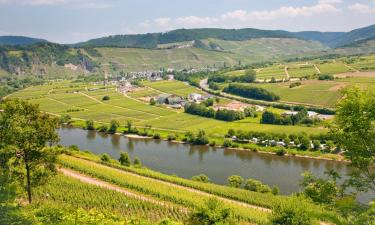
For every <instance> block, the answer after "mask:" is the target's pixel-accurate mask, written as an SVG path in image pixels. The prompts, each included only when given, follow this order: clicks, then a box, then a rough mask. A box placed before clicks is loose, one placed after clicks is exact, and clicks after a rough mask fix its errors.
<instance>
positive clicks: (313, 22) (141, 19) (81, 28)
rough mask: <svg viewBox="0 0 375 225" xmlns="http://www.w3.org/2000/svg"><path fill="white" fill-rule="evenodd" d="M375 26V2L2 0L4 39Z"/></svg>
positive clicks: (80, 38) (59, 39) (77, 38)
mask: <svg viewBox="0 0 375 225" xmlns="http://www.w3.org/2000/svg"><path fill="white" fill-rule="evenodd" d="M372 24H375V0H282V1H281V0H262V1H260V0H0V35H23V36H30V37H38V38H43V39H47V40H49V41H53V42H57V43H77V42H80V41H86V40H89V39H92V38H98V37H103V36H108V35H115V34H136V33H151V32H167V31H169V30H173V29H177V28H202V27H218V28H258V29H272V30H288V31H305V30H317V31H350V30H353V29H356V28H360V27H365V26H369V25H372Z"/></svg>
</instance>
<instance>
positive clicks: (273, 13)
mask: <svg viewBox="0 0 375 225" xmlns="http://www.w3.org/2000/svg"><path fill="white" fill-rule="evenodd" d="M336 3H340V1H339V0H321V1H319V2H318V4H316V5H314V6H302V7H292V6H283V7H281V8H278V9H275V10H264V11H251V12H246V11H244V10H236V11H232V12H228V13H226V14H224V15H222V18H223V19H234V20H236V19H237V20H240V21H251V20H274V19H278V18H287V17H291V18H294V17H299V16H312V15H316V14H322V13H332V12H339V11H340V9H339V8H337V7H336V6H335V5H334V4H336Z"/></svg>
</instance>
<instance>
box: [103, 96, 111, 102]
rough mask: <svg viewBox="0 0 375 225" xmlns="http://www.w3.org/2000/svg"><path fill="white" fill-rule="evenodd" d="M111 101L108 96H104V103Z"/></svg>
mask: <svg viewBox="0 0 375 225" xmlns="http://www.w3.org/2000/svg"><path fill="white" fill-rule="evenodd" d="M109 99H110V97H109V96H108V95H106V96H103V98H102V100H103V101H108V100H109Z"/></svg>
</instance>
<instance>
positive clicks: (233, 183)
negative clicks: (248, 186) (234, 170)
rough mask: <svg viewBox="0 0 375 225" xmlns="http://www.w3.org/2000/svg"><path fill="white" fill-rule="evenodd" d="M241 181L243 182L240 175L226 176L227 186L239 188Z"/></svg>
mask: <svg viewBox="0 0 375 225" xmlns="http://www.w3.org/2000/svg"><path fill="white" fill-rule="evenodd" d="M242 183H243V178H242V177H241V176H238V175H232V176H230V177H228V186H229V187H235V188H239V187H241V185H242Z"/></svg>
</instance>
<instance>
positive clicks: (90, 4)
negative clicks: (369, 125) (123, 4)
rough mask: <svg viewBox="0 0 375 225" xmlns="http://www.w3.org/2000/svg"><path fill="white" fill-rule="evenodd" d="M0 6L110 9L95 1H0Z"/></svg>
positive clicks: (106, 5) (108, 5) (104, 4)
mask: <svg viewBox="0 0 375 225" xmlns="http://www.w3.org/2000/svg"><path fill="white" fill-rule="evenodd" d="M0 4H8V5H31V6H42V5H45V6H54V5H66V6H69V7H72V8H91V9H104V8H111V7H112V5H110V4H108V3H103V2H99V1H97V0H0Z"/></svg>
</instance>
